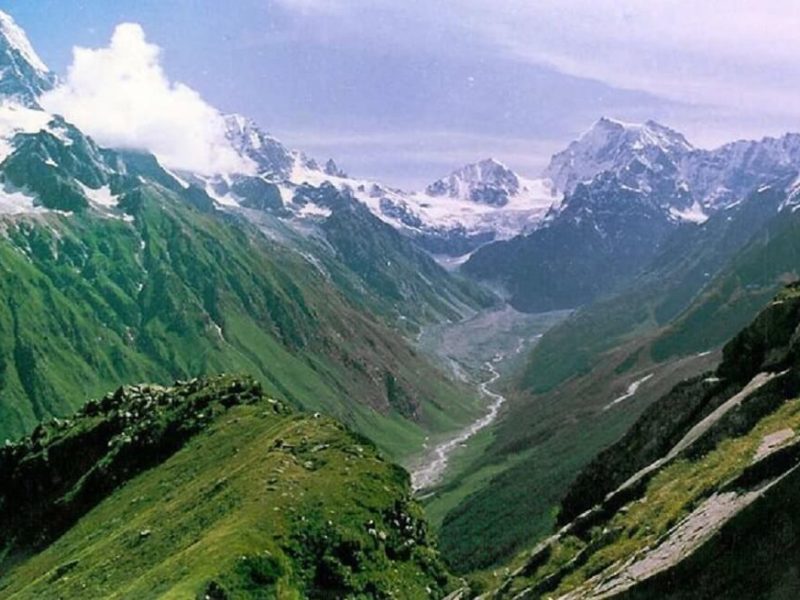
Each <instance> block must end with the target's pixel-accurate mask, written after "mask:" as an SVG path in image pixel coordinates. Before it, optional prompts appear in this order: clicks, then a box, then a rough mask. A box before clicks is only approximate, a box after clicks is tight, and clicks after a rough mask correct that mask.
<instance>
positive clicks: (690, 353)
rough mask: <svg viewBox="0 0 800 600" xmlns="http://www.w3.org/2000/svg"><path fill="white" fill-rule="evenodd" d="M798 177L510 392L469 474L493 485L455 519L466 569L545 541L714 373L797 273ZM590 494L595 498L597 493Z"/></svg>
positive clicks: (661, 264)
mask: <svg viewBox="0 0 800 600" xmlns="http://www.w3.org/2000/svg"><path fill="white" fill-rule="evenodd" d="M787 185H788V181H787V180H783V181H779V182H776V184H775V185H773V186H770V187H764V188H763V189H760V190H757V191H755V192H754V193H753V194H751V195H750V196H748V197H747V198H746V199H745V200H744V201H742V202H741V203H739V204H738V205H736V206H733V207H730V208H728V209H726V210H724V211H720V212H718V213H716V214H714V215H712V216H711V217H710V218H709V219H708V220H707V221H706V222H705V223H703V224H702V225H700V226H699V227H687V228H685V229H683V230H678V232H676V234H675V236H674V237H673V239H671V240H670V242H669V244H667V245H666V246H665V248H664V250H663V251H662V252H661V253H660V254H659V255H658V256H656V257H655V258H654V259H653V261H652V262H651V265H650V267H648V272H647V273H646V274H644V275H642V276H641V277H640V278H639V279H637V280H636V281H635V282H634V283H633V284H632V285H631V286H630V287H628V288H625V289H624V290H623V291H621V292H620V293H618V294H617V295H615V296H612V297H610V298H608V299H607V300H604V301H602V302H598V303H595V304H593V305H590V306H587V307H585V308H583V309H581V310H579V311H576V312H575V313H574V314H573V315H572V316H571V317H570V318H569V319H567V320H565V321H564V322H562V323H561V324H559V325H557V326H556V327H554V328H553V329H552V330H550V331H548V332H547V333H546V334H545V335H544V336H543V338H542V339H541V340H540V342H539V343H538V344H537V345H536V346H535V347H534V350H533V351H532V353H531V355H530V357H529V359H528V363H527V365H526V366H525V368H524V369H523V371H522V372H521V374H520V378H519V380H518V381H517V382H516V385H513V386H511V389H509V390H508V395H510V396H511V397H512V398H513V401H512V402H510V403H509V405H508V408H507V412H506V416H505V418H504V419H502V420H501V422H500V423H499V425H498V428H497V433H496V436H495V439H494V441H493V442H492V444H491V445H490V446H489V447H488V449H487V451H486V452H485V454H484V456H483V457H482V458H481V459H480V460H479V461H476V463H475V464H474V465H473V466H472V467H471V468H470V469H469V470H468V471H467V472H466V474H465V475H464V477H465V478H466V479H467V480H469V479H480V480H481V481H482V484H481V486H480V488H479V489H478V490H476V491H474V493H473V494H472V495H471V496H470V497H468V498H466V499H464V500H463V501H462V502H460V504H459V505H458V506H456V507H455V508H453V509H452V510H451V511H450V513H449V514H448V515H447V516H446V517H445V519H444V523H443V527H442V531H441V532H440V536H441V540H442V546H443V548H444V549H445V550H446V555H447V556H448V559H449V560H451V561H452V563H453V566H454V567H455V568H459V569H473V568H478V567H486V566H489V565H492V564H496V563H497V562H498V561H501V560H502V559H503V557H504V556H505V557H508V556H509V554H510V553H513V552H514V551H515V550H517V549H519V548H520V546H521V545H522V544H524V543H525V542H524V540H525V539H526V538H527V539H528V540H530V539H531V538H533V537H536V536H544V535H546V534H547V533H548V532H549V531H550V530H551V529H552V527H554V525H555V514H556V513H555V507H556V506H557V505H558V504H559V502H560V501H561V499H562V497H563V495H564V494H565V493H567V487H568V484H569V482H570V481H571V479H572V478H574V477H576V476H577V475H578V473H579V471H580V469H581V468H582V467H583V466H584V465H585V464H586V463H587V462H588V461H590V460H591V459H592V458H593V457H594V456H595V454H596V453H597V452H599V451H600V450H602V449H603V448H604V447H605V446H607V445H609V444H611V443H614V442H615V441H617V440H618V439H619V438H620V437H621V436H622V435H623V433H624V432H625V431H626V429H627V428H628V427H630V426H631V425H632V423H633V422H634V421H635V419H636V418H637V417H638V416H639V415H640V414H641V413H642V411H644V410H645V409H646V408H647V406H648V405H649V404H650V403H652V402H653V401H655V400H656V399H657V398H658V397H659V396H660V395H662V394H665V393H666V392H667V391H668V390H669V389H670V388H671V387H672V386H673V385H675V384H676V383H677V382H679V381H680V380H682V379H684V378H687V377H690V376H692V375H696V374H698V373H700V372H702V371H703V370H705V369H707V368H709V367H710V366H711V365H712V364H713V361H714V360H715V356H716V355H715V352H716V351H717V349H718V348H719V347H720V346H721V345H722V343H724V341H725V340H727V339H729V338H730V337H731V336H732V335H734V334H735V333H736V330H737V328H741V327H742V326H743V325H744V324H746V323H747V322H748V320H750V319H752V318H753V317H754V316H755V314H756V313H757V312H758V311H759V310H760V308H761V307H763V306H764V304H765V303H767V302H768V301H769V298H770V297H771V296H772V295H773V294H774V293H775V291H776V290H777V289H778V288H779V287H780V286H781V285H782V281H785V280H786V279H787V278H789V277H791V275H790V274H791V273H792V271H793V270H794V269H796V268H797V267H796V266H793V265H798V264H800V262H798V260H799V259H798V258H797V256H796V253H794V251H793V247H794V241H793V240H794V239H796V235H794V234H793V230H794V225H793V223H795V221H796V214H795V213H793V212H792V206H793V200H792V198H794V197H795V194H796V192H793V191H792V188H790V189H789V191H788V192H787V191H786V186H787ZM778 232H785V234H784V235H780V234H779V233H778ZM740 264H741V265H749V268H740V267H739V266H737V265H740ZM715 275H716V276H715ZM701 309H702V310H701ZM676 394H677V395H678V397H680V396H681V392H680V391H679V390H678V391H676ZM482 474H483V475H482ZM591 489H593V488H592V486H588V487H587V488H586V489H585V490H584V491H583V492H582V493H583V494H585V495H587V497H588V498H593V497H594V496H593V495H592V494H591V493H590V491H591ZM519 497H532V498H534V499H533V500H532V501H531V502H527V503H519V502H516V501H515V498H519ZM485 514H489V515H491V517H490V518H480V517H479V515H485ZM498 531H499V533H497V532H498ZM487 545H490V547H491V548H492V550H491V551H489V552H486V551H484V550H483V548H484V547H486V546H487Z"/></svg>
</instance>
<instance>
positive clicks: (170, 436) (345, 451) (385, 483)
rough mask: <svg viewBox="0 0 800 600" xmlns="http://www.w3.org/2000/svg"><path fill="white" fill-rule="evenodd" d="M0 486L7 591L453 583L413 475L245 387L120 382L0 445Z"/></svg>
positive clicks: (242, 592)
mask: <svg viewBox="0 0 800 600" xmlns="http://www.w3.org/2000/svg"><path fill="white" fill-rule="evenodd" d="M0 480H2V481H3V485H2V490H1V491H0V506H2V509H3V510H2V517H0V533H2V535H0V537H2V539H3V545H4V547H5V552H4V553H2V554H0V565H1V566H0V573H3V574H2V575H0V597H3V598H15V599H16V598H19V599H27V598H64V597H66V598H100V597H102V598H194V597H202V596H207V597H212V598H298V599H299V598H330V597H337V598H356V597H371V598H389V597H393V598H429V597H433V598H441V597H443V596H444V594H445V591H446V590H448V589H449V587H450V585H451V582H450V578H449V577H448V575H447V574H446V572H445V571H444V569H443V568H442V566H441V564H440V562H439V559H438V556H437V554H436V552H435V550H434V549H433V548H432V546H431V545H430V542H429V540H428V536H427V533H426V526H425V523H424V521H423V520H422V517H421V510H420V509H419V507H418V506H417V505H416V504H415V503H414V502H413V501H412V500H410V490H409V482H408V475H407V474H406V473H405V472H404V471H403V470H402V469H400V468H399V467H396V466H394V465H392V464H390V463H388V462H386V461H385V460H384V459H383V458H381V456H380V455H379V454H378V452H377V450H376V449H375V447H374V446H373V445H372V444H371V443H370V442H369V441H367V440H366V439H364V438H362V437H360V436H356V435H354V434H352V433H350V432H349V431H348V430H347V429H345V428H344V427H343V426H342V425H340V424H338V423H337V422H335V421H333V420H331V419H328V418H324V417H315V416H313V415H310V414H296V413H292V412H291V411H288V410H287V409H286V408H285V407H284V406H283V405H282V404H281V403H280V402H277V401H275V400H270V399H269V398H267V397H266V396H264V395H263V393H262V392H261V389H260V387H259V386H258V385H257V384H255V383H254V382H253V381H252V380H247V379H238V378H232V377H220V378H215V379H209V380H200V381H192V382H186V383H181V384H178V385H176V386H175V387H173V388H166V389H165V388H159V387H153V386H139V387H133V388H125V389H121V390H119V391H117V392H116V393H114V394H109V395H108V396H106V397H104V398H103V399H102V400H100V401H97V402H91V403H89V404H87V405H86V407H85V408H84V410H83V411H82V413H81V414H79V415H76V416H75V417H73V418H71V419H69V420H66V421H57V422H53V423H50V424H48V425H46V426H43V427H40V428H39V429H38V430H37V432H36V434H35V435H34V437H32V438H30V439H28V440H25V441H23V442H22V443H20V444H18V445H16V446H14V447H12V448H6V449H4V450H2V451H1V452H0ZM36 486H40V489H42V490H43V494H42V495H40V496H37V495H32V494H30V493H28V492H29V491H30V489H31V488H32V487H36ZM12 502H13V510H9V508H11V504H10V503H12Z"/></svg>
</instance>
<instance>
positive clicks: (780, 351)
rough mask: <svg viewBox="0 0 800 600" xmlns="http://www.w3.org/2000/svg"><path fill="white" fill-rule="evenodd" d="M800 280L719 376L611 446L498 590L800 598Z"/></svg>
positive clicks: (663, 402)
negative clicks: (555, 528)
mask: <svg viewBox="0 0 800 600" xmlns="http://www.w3.org/2000/svg"><path fill="white" fill-rule="evenodd" d="M799 291H800V288H798V287H797V286H796V285H794V286H791V287H789V288H787V289H786V290H784V291H783V292H781V293H780V294H779V295H778V296H777V297H776V298H775V299H774V301H773V302H771V303H770V304H769V306H768V307H767V308H766V309H764V310H763V311H762V312H761V313H760V314H759V316H758V317H757V318H756V320H755V321H753V323H752V324H751V325H749V326H748V327H747V328H745V329H744V330H743V331H742V332H741V333H739V334H738V335H737V336H735V337H734V338H733V339H732V340H731V341H730V342H729V343H728V344H727V345H726V346H725V348H724V351H723V360H722V362H721V363H720V364H719V366H718V367H717V369H716V370H715V371H714V372H713V373H708V374H706V375H705V376H704V377H702V378H697V379H695V380H693V381H687V382H685V383H684V384H682V385H680V386H678V387H677V388H675V389H674V390H673V391H672V392H670V393H669V394H667V395H666V396H664V397H663V398H662V399H660V400H659V401H658V402H657V403H655V404H654V405H653V406H652V407H651V408H650V409H649V410H648V411H647V412H646V413H645V414H644V415H643V416H642V418H641V419H640V420H639V421H638V422H637V423H636V425H635V426H634V427H633V428H632V429H631V430H630V431H629V432H628V433H627V434H626V435H625V436H624V438H623V439H622V440H621V441H620V442H619V443H618V444H616V445H613V446H611V447H610V448H609V449H607V450H606V451H605V452H603V453H602V454H601V455H599V456H598V457H597V459H596V460H595V461H593V462H592V464H591V465H589V466H588V467H587V468H586V470H584V471H583V473H582V474H581V476H580V477H579V478H578V480H577V481H576V483H575V485H574V487H573V488H572V489H571V491H570V493H569V494H568V495H567V497H566V499H565V502H564V504H563V506H562V517H561V518H562V520H563V522H564V523H565V527H564V528H563V529H561V530H560V531H559V532H558V533H557V534H556V535H554V536H553V537H551V538H549V539H548V540H546V541H545V542H543V543H542V544H540V545H539V546H537V548H535V549H534V550H533V551H532V552H530V553H528V554H526V555H522V556H520V557H519V559H518V561H517V562H516V563H515V567H514V571H513V573H512V574H511V575H510V576H509V577H508V578H506V580H505V581H504V582H502V583H501V584H500V586H499V587H498V588H497V589H496V590H495V591H494V592H493V593H491V594H490V596H491V597H497V598H511V597H515V598H516V597H522V598H528V597H530V598H536V597H541V596H543V595H546V596H548V597H554V598H555V597H564V598H595V597H603V598H607V597H625V598H649V597H659V598H712V597H728V598H741V597H751V598H788V597H792V595H793V592H794V591H796V590H797V589H798V585H799V584H800V582H799V581H798V580H797V575H796V571H795V570H794V569H793V567H792V565H793V559H792V554H791V552H790V549H791V548H795V547H797V544H798V536H797V520H796V516H795V514H794V513H795V511H793V510H792V509H791V508H790V507H792V506H794V504H795V503H796V502H797V500H798V498H797V465H798V462H800V450H799V448H800V446H798V444H797V439H798V438H797V431H798V428H800V400H798V394H800V372H799V371H798V368H797V359H798V356H800V354H798V352H800V350H799V349H798V346H797V331H798V327H799V326H800V293H799ZM764 523H769V524H770V526H769V527H764ZM520 594H521V595H520Z"/></svg>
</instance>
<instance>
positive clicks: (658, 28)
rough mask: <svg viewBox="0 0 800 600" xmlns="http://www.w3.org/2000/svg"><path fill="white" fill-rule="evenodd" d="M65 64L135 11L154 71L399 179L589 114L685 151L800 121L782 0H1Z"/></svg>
mask: <svg viewBox="0 0 800 600" xmlns="http://www.w3.org/2000/svg"><path fill="white" fill-rule="evenodd" d="M0 8H2V9H3V10H6V11H7V12H9V13H11V14H12V16H14V18H15V19H16V20H17V22H18V23H19V24H20V25H21V26H22V27H23V28H25V29H26V31H27V32H28V34H29V37H30V38H31V41H32V42H33V44H34V46H35V47H36V49H37V50H38V52H39V54H40V55H41V57H42V58H43V59H44V60H45V62H47V63H48V64H49V65H50V66H51V68H52V69H53V70H55V71H56V72H58V73H60V74H65V73H66V72H67V68H68V66H69V65H70V64H72V62H73V55H72V48H73V46H81V47H88V48H104V47H107V46H108V45H109V43H110V39H111V36H112V33H113V31H114V29H115V26H116V25H118V24H120V23H122V22H133V23H138V24H140V25H141V27H142V28H143V30H144V32H145V34H146V36H147V41H148V42H149V43H150V44H155V45H157V46H159V47H161V49H162V52H161V54H160V55H159V56H158V59H157V60H160V63H161V67H162V68H163V72H164V74H165V76H166V77H168V78H169V79H170V80H171V81H173V82H182V83H184V84H186V86H188V87H190V88H192V89H193V90H195V91H197V92H198V93H199V94H200V95H201V96H202V97H203V99H205V101H206V102H208V103H210V104H212V105H213V106H216V107H218V108H219V109H220V110H222V111H224V112H240V113H243V114H246V115H248V116H251V117H253V118H254V119H255V120H256V121H258V122H259V123H260V124H261V125H262V126H263V127H264V128H265V129H267V130H268V131H270V132H272V133H273V134H275V135H276V136H277V137H279V138H280V139H282V140H283V141H284V142H286V143H287V144H288V145H290V146H293V147H297V148H300V149H303V150H306V151H308V152H309V153H310V154H312V155H314V156H316V157H318V158H321V159H325V158H327V157H328V156H333V157H334V158H335V159H336V160H337V161H338V162H339V163H340V164H341V165H342V166H343V167H344V168H345V169H346V170H348V171H350V172H351V173H353V174H356V175H362V176H371V177H376V178H379V179H382V180H385V181H387V182H389V183H393V184H396V185H400V186H405V187H415V186H421V185H424V184H425V183H427V182H428V181H430V180H432V179H435V178H437V177H439V176H441V175H444V174H446V173H447V172H448V171H450V170H451V169H453V168H455V167H457V166H459V165H461V164H463V163H465V162H470V161H474V160H478V159H480V158H484V157H486V156H494V157H496V158H498V159H500V160H503V161H504V162H506V163H508V164H509V165H511V166H512V167H513V168H515V169H516V170H518V171H519V172H521V173H523V174H528V175H535V174H537V172H538V171H539V170H540V169H541V168H542V166H543V165H544V164H545V163H546V161H547V158H548V157H549V155H550V154H552V153H553V152H555V151H557V150H559V149H561V148H562V147H563V146H564V145H565V144H566V143H567V142H568V141H569V140H570V139H572V138H573V137H575V136H576V135H577V134H579V133H580V132H581V131H583V130H585V129H586V128H587V127H589V126H590V125H591V123H592V122H593V121H594V120H596V119H597V118H598V117H599V116H601V115H608V116H612V117H617V118H622V119H627V120H634V121H636V120H645V119H648V118H653V119H656V120H658V121H660V122H663V123H664V124H666V125H670V126H673V127H675V128H677V129H680V130H681V131H683V132H684V133H685V134H686V136H687V138H688V139H689V140H690V141H692V142H694V143H695V144H697V145H703V146H712V145H716V144H719V143H722V142H724V141H729V140H733V139H736V138H740V137H761V136H763V135H767V134H769V135H776V134H780V133H782V132H784V131H788V130H800V103H799V102H797V98H800V58H798V57H800V35H798V31H800V3H796V2H790V1H789V0H780V1H778V0H763V1H743V0H725V1H718V2H715V1H704V2H696V1H688V0H671V1H668V0H661V1H658V0H651V1H648V2H644V1H639V0H572V1H571V0H558V1H548V0H539V1H537V2H533V1H530V0H449V1H448V0H434V1H431V0H402V1H398V0H230V1H226V2H219V1H218V0H170V1H166V0H135V1H134V0H114V1H113V2H110V1H108V0H86V1H82V2H80V1H79V2H70V1H69V0H0Z"/></svg>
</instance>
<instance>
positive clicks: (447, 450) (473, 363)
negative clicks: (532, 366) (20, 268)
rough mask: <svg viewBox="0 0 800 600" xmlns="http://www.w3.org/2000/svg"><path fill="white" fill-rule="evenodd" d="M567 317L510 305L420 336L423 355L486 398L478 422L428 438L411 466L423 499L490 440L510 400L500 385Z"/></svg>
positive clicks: (563, 313) (433, 328)
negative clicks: (485, 403) (434, 359)
mask: <svg viewBox="0 0 800 600" xmlns="http://www.w3.org/2000/svg"><path fill="white" fill-rule="evenodd" d="M568 314H569V311H557V312H551V313H541V314H527V313H521V312H519V311H516V310H514V309H513V308H511V307H509V306H506V307H504V308H502V309H494V310H489V311H483V312H480V313H477V314H476V315H474V316H472V317H471V318H469V319H465V320H463V321H459V322H457V323H448V324H443V325H436V326H431V327H429V328H426V329H425V330H424V331H423V332H422V333H421V334H420V336H419V338H418V345H419V346H420V347H421V348H422V349H423V350H424V351H426V352H427V353H429V354H432V355H433V356H434V357H436V359H437V360H439V361H440V362H442V363H443V364H444V366H445V367H446V368H447V369H448V370H449V371H450V372H451V373H452V374H453V375H454V376H455V377H457V378H458V379H461V380H464V381H468V382H470V383H472V384H474V385H475V386H476V387H477V388H478V390H479V392H480V394H481V396H482V397H483V398H486V400H487V407H486V410H485V412H484V413H483V414H482V415H481V416H479V417H478V418H477V419H475V421H473V422H472V423H470V424H469V425H467V426H466V427H464V428H462V429H460V430H458V431H456V432H454V433H449V434H447V435H445V436H441V437H440V438H439V439H436V440H432V439H430V438H429V439H427V440H426V443H425V449H424V450H423V452H421V453H420V454H419V455H417V456H414V457H412V459H411V460H409V461H408V462H407V465H406V466H407V468H408V469H409V471H410V472H411V475H412V482H413V486H414V489H415V491H417V492H418V493H420V494H421V496H422V497H424V498H427V499H428V500H429V501H430V500H431V499H432V498H433V497H434V496H437V495H438V494H439V492H440V490H437V488H440V487H441V486H442V485H443V484H446V483H451V482H453V481H454V480H456V479H457V478H458V473H459V471H460V470H461V469H460V467H462V466H464V464H465V463H466V462H469V460H470V458H471V457H473V456H477V455H479V454H480V452H481V449H482V448H483V447H485V443H486V440H487V439H490V438H491V435H492V426H493V425H494V424H495V423H496V422H497V419H498V418H501V417H502V410H501V409H502V406H503V404H504V403H505V400H506V398H505V396H504V395H503V394H502V393H501V392H500V391H497V389H496V388H497V387H498V382H502V377H504V376H507V375H508V374H509V373H511V372H512V371H513V370H514V368H515V367H516V366H517V365H518V364H519V361H520V360H522V359H523V358H524V356H525V354H526V353H527V351H528V350H530V349H531V348H532V347H533V345H534V344H535V343H536V342H537V340H538V339H539V338H540V337H541V335H542V334H543V333H544V332H545V331H547V329H549V328H550V327H552V326H554V325H555V324H557V323H558V322H559V321H561V320H562V319H563V318H565V317H566V316H567V315H568ZM452 494H456V495H457V496H458V497H460V495H461V494H460V490H459V489H458V488H457V487H456V489H449V490H448V495H452ZM452 500H453V499H452V498H450V499H449V501H448V502H447V505H450V503H451V502H452ZM436 520H437V519H434V521H436Z"/></svg>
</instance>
